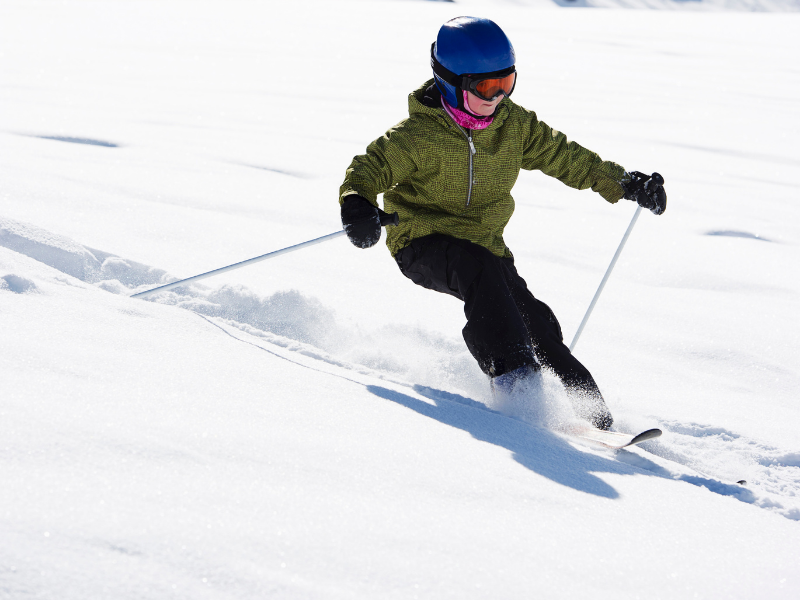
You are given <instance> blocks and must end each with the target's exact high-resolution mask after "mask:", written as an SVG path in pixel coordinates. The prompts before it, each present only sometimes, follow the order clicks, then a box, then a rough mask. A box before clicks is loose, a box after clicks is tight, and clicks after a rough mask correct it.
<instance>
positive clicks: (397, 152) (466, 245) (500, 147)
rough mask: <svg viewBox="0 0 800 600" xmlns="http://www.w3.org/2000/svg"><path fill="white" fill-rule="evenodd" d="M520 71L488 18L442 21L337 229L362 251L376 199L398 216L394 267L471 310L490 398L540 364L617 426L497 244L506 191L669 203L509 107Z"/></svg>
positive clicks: (358, 160)
mask: <svg viewBox="0 0 800 600" xmlns="http://www.w3.org/2000/svg"><path fill="white" fill-rule="evenodd" d="M515 63H516V58H515V54H514V48H513V47H512V45H511V42H510V41H509V39H508V37H507V36H506V34H505V33H504V32H503V30H502V29H501V28H500V27H499V26H498V25H497V24H495V23H494V22H492V21H490V20H488V19H480V18H474V17H458V18H455V19H452V20H450V21H448V22H447V23H445V24H444V25H442V27H441V29H440V30H439V33H438V36H437V38H436V41H435V42H434V43H433V45H432V46H431V66H432V67H433V78H432V79H430V80H428V81H426V82H425V83H424V84H423V85H422V86H421V87H420V88H419V89H417V90H416V91H414V92H412V93H411V94H410V95H409V97H408V107H409V110H408V112H409V116H408V118H407V119H405V120H403V121H401V122H400V123H398V124H397V125H395V126H394V127H392V128H391V129H389V131H387V132H386V133H385V134H384V135H383V136H382V137H380V138H378V139H377V140H375V141H374V142H372V143H371V144H370V145H369V146H368V147H367V151H366V153H365V154H362V155H360V156H356V157H355V158H354V159H353V162H352V163H351V164H350V166H349V168H348V169H347V172H346V176H345V179H344V183H343V184H342V186H341V188H340V194H339V202H340V204H341V216H342V224H343V225H344V228H345V231H346V233H347V236H348V238H349V239H350V241H351V242H352V243H353V244H354V245H355V246H356V247H358V248H370V247H372V246H374V245H375V244H376V243H377V242H378V240H379V239H380V235H381V222H380V216H379V211H378V203H377V197H378V194H381V193H382V194H383V195H384V196H383V201H384V208H385V210H386V211H387V212H397V213H398V214H399V218H400V221H399V224H398V225H396V226H390V227H388V228H387V240H386V244H387V245H388V247H389V251H390V252H391V253H392V256H393V257H394V259H395V260H396V261H397V265H398V266H399V267H400V271H401V272H402V273H403V275H405V276H406V277H407V278H408V279H410V280H411V281H413V282H414V283H415V284H417V285H420V286H422V287H425V288H428V289H430V290H434V291H437V292H441V293H443V294H449V295H451V296H455V297H456V298H458V299H460V300H462V301H463V302H464V313H465V315H466V318H467V324H466V326H465V327H464V329H463V332H462V333H463V336H464V341H465V342H466V344H467V348H468V349H469V351H470V352H471V353H472V355H473V356H474V357H475V360H477V361H478V364H479V365H480V368H481V369H482V370H483V372H484V373H486V374H487V375H488V376H489V377H490V378H491V387H492V391H493V393H494V394H495V395H497V394H508V395H511V394H513V393H514V389H515V388H517V386H519V384H520V383H521V382H526V381H527V382H530V380H531V379H532V377H533V376H534V375H535V374H536V373H537V371H539V370H540V369H541V368H542V367H546V368H549V369H551V370H552V371H553V372H554V373H555V374H556V375H557V376H558V377H559V378H560V379H561V381H562V383H563V384H564V387H565V388H566V390H567V393H568V395H569V397H570V400H571V402H572V404H573V408H574V409H575V412H576V413H577V414H578V416H580V417H581V418H583V419H586V420H588V421H590V422H591V423H592V424H593V425H594V426H595V427H597V428H599V429H605V430H607V429H609V428H610V427H611V424H612V422H613V419H612V416H611V413H610V412H609V410H608V408H607V406H606V403H605V401H604V400H603V396H602V394H601V393H600V390H599V388H598V387H597V384H596V383H595V380H594V378H593V377H592V375H591V374H590V373H589V371H588V370H587V369H586V367H584V366H583V365H582V364H581V363H580V362H579V361H578V360H577V359H576V358H575V357H574V356H573V355H572V353H571V352H570V350H569V348H568V347H567V346H566V345H565V344H564V340H563V336H562V334H561V327H560V325H559V323H558V320H557V319H556V316H555V315H554V314H553V311H552V310H550V308H549V307H548V306H547V305H546V304H545V303H544V302H542V301H541V300H538V299H537V298H535V297H534V296H533V294H532V293H531V292H530V291H529V290H528V286H527V285H526V283H525V281H524V280H523V279H522V277H520V276H519V274H518V273H517V270H516V268H515V267H514V258H513V255H512V254H511V250H509V248H508V247H507V246H506V244H505V242H504V241H503V230H504V229H505V226H506V224H507V223H508V221H509V219H510V218H511V215H512V213H513V212H514V199H513V198H512V197H511V188H513V187H514V182H515V181H516V180H517V176H518V174H519V170H520V169H526V170H529V171H532V170H536V169H538V170H540V171H542V172H544V173H545V174H547V175H549V176H551V177H555V178H556V179H558V180H559V181H561V182H562V183H565V184H566V185H568V186H570V187H573V188H576V189H579V190H583V189H586V188H592V190H593V191H595V192H597V193H598V194H600V195H601V196H602V197H603V198H605V200H607V201H608V202H610V203H612V204H613V203H616V202H617V201H618V200H619V199H620V198H625V199H628V200H634V201H636V202H637V203H638V204H640V205H641V206H643V207H644V208H647V209H649V210H651V211H652V212H653V213H655V214H657V215H659V214H662V213H663V212H664V210H665V209H666V204H667V196H666V193H665V192H664V188H663V186H662V185H660V183H662V182H663V179H662V180H660V181H656V179H657V178H656V177H653V179H652V180H651V179H650V177H648V176H646V175H643V174H641V173H638V172H632V173H629V172H626V170H625V169H624V168H623V167H621V166H620V165H618V164H616V163H614V162H610V161H604V160H602V159H601V158H600V157H599V156H598V155H597V154H595V153H594V152H592V151H590V150H587V149H586V148H583V147H582V146H580V145H578V144H577V143H575V142H571V141H568V140H567V136H566V135H564V134H563V133H561V132H559V131H557V130H555V129H553V128H551V127H549V126H548V125H546V124H545V123H543V122H542V121H540V120H539V119H538V118H537V117H536V113H534V112H533V111H530V110H527V109H525V108H523V107H521V106H519V105H517V104H515V103H514V102H513V101H512V100H511V98H510V97H511V94H512V93H513V91H514V86H515V84H516V81H517V71H516V66H515ZM659 179H660V176H659ZM648 180H649V183H647V185H645V183H646V182H648Z"/></svg>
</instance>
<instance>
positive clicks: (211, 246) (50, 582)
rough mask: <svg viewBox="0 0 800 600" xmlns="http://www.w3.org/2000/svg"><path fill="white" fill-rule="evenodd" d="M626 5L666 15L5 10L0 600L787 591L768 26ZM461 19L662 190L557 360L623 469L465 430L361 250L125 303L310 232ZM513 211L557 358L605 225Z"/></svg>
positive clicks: (340, 9) (592, 272) (791, 387)
mask: <svg viewBox="0 0 800 600" xmlns="http://www.w3.org/2000/svg"><path fill="white" fill-rule="evenodd" d="M609 1H610V0H609ZM591 2H592V0H586V3H587V5H588V4H589V3H591ZM564 4H567V2H566V1H565V2H564ZM595 4H596V5H598V6H599V5H600V4H599V0H598V2H595ZM678 5H680V6H678ZM605 6H610V4H608V3H607V4H605ZM625 6H627V7H634V8H669V9H671V8H675V7H678V8H681V9H683V10H619V9H610V10H592V9H584V8H570V9H562V8H559V7H558V6H556V5H554V4H552V3H549V4H546V3H544V2H522V1H520V2H500V1H498V2H488V0H487V1H479V0H473V1H472V2H464V3H460V2H459V3H456V4H452V3H444V2H413V1H396V2H394V1H388V0H387V1H377V0H376V1H369V2H368V1H360V2H359V1H342V2H327V1H323V0H308V1H305V2H296V3H288V2H283V3H279V2H245V1H242V2H235V3H230V2H228V3H225V2H221V1H219V0H208V1H203V2H188V1H186V0H184V1H180V0H168V1H164V2H159V3H152V2H126V1H115V2H103V3H101V2H91V1H88V0H86V1H84V0H81V1H78V0H67V1H65V2H59V3H54V2H21V1H18V0H7V1H6V2H4V3H3V5H2V7H0V82H2V83H0V181H2V186H0V329H1V330H2V332H3V335H2V337H1V338H0V373H2V379H0V480H1V481H2V482H3V485H2V486H0V597H1V598H6V597H7V598H14V599H16V598H29V597H30V598H58V599H60V600H61V599H71V598H75V599H78V598H80V599H86V598H115V599H125V598H142V597H145V598H191V599H198V598H254V597H255V598H260V597H274V598H293V599H294V598H376V597H377V598H395V597H396V598H409V597H412V598H414V597H416V598H437V599H438V598H459V599H461V598H486V597H497V598H517V597H530V596H534V595H536V596H541V597H553V598H568V597H577V596H586V595H589V594H591V595H592V597H596V598H614V599H617V598H637V597H651V598H677V597H697V598H751V597H756V596H757V597H769V598H796V597H797V596H798V594H800V576H798V573H800V569H798V566H800V544H798V543H797V540H798V526H799V525H798V521H800V496H799V494H798V492H799V491H800V436H798V434H797V423H799V422H800V408H799V407H798V403H797V401H796V390H797V389H798V386H799V385H800V368H799V367H798V363H797V356H798V350H799V349H800V347H799V346H800V344H798V341H799V336H798V326H797V318H796V313H797V307H798V305H797V298H798V293H800V282H798V278H797V275H796V272H797V267H796V265H797V263H798V262H799V261H800V251H798V247H799V246H798V240H799V239H800V235H799V234H800V229H798V228H799V225H798V224H799V223H800V214H798V211H799V210H800V209H798V207H797V203H796V197H797V193H798V188H800V185H798V183H797V182H798V180H800V161H798V160H797V158H796V156H797V151H796V147H797V142H796V140H797V139H798V136H799V135H800V118H798V114H800V113H799V112H798V101H797V98H798V92H800V73H798V71H797V69H796V64H795V63H796V57H797V56H798V50H799V49H800V42H798V38H797V35H796V31H798V26H799V25H800V20H798V19H799V18H800V17H799V16H798V15H797V14H794V13H793V12H792V11H794V10H796V6H797V5H796V3H792V2H789V1H786V2H778V0H774V1H773V2H771V3H767V0H763V1H762V2H760V3H756V0H754V1H753V2H752V3H748V2H746V1H745V0H742V2H739V3H733V2H727V3H723V2H716V3H714V2H708V1H707V0H703V2H696V3H675V2H671V3H668V2H667V0H665V1H664V2H663V3H659V4H657V3H656V1H655V0H649V1H648V2H645V1H644V0H642V2H637V3H634V2H633V0H631V2H628V3H627V4H626V5H625ZM725 8H733V9H735V10H732V11H731V10H722V9H725ZM545 9H546V10H545ZM706 9H708V10H706ZM745 9H751V10H767V9H768V10H770V11H781V12H772V13H770V12H766V13H759V14H754V13H753V12H746V10H745ZM469 12H472V13H473V14H481V15H485V16H488V17H490V18H493V19H495V20H496V21H497V22H498V23H499V24H500V25H501V26H502V27H504V29H506V31H507V32H508V33H509V36H510V37H511V39H512V40H513V42H514V45H515V48H516V50H517V54H518V57H519V65H518V66H519V70H520V81H519V85H518V86H517V89H516V90H515V96H514V98H515V100H516V101H517V102H519V103H521V104H522V105H524V106H526V107H528V108H531V109H534V110H536V111H537V113H538V114H539V116H540V117H541V118H542V119H543V120H544V121H546V122H547V123H548V124H550V125H552V126H554V127H556V128H558V129H559V130H563V131H565V132H567V133H568V134H569V136H570V137H571V138H573V139H576V140H577V141H579V142H580V143H582V144H584V145H586V146H587V147H589V148H591V149H593V150H596V151H598V152H599V153H600V154H601V156H603V157H604V158H609V159H613V160H616V161H618V162H620V163H621V164H623V165H625V166H626V167H627V168H630V169H637V170H642V171H646V172H652V171H655V170H658V171H659V172H660V173H662V174H663V175H664V177H665V179H666V187H667V191H668V194H669V205H668V211H667V212H666V214H664V215H663V216H660V217H655V216H653V215H651V214H649V213H645V214H643V215H642V216H641V218H640V219H639V221H638V223H637V224H636V226H635V228H634V230H633V232H632V234H631V237H630V239H629V241H628V243H627V245H626V247H625V250H624V252H623V254H622V256H621V258H620V261H619V263H618V264H617V266H616V268H615V271H614V273H613V274H612V276H611V279H610V280H609V283H608V285H607V286H606V289H605V291H604V292H603V295H602V296H601V298H600V301H599V303H598V305H597V307H596V309H595V311H594V313H593V315H592V317H591V319H590V321H589V323H588V325H587V327H586V329H585V331H584V332H583V334H582V336H581V339H580V341H579V343H578V345H577V348H576V355H577V356H578V357H579V358H580V359H581V360H582V361H583V362H584V363H585V364H586V365H587V366H588V367H589V368H590V370H591V371H592V373H593V374H594V376H595V377H596V379H597V380H598V383H599V385H600V387H601V389H602V390H603V391H604V394H605V395H606V399H607V401H608V403H609V406H610V408H611V410H612V412H613V414H614V416H615V418H616V424H617V427H618V428H619V430H620V431H628V432H634V431H638V430H642V429H645V428H649V427H654V426H655V427H660V428H662V429H663V430H664V435H663V436H662V437H661V438H659V439H658V440H653V441H650V442H646V443H645V444H643V445H642V446H640V447H637V448H633V449H630V450H623V451H619V452H616V453H615V452H610V451H604V450H600V449H596V448H591V447H587V446H584V445H580V444H578V443H576V442H574V441H572V440H570V439H567V438H565V437H563V436H561V435H559V434H557V433H554V432H551V431H548V430H546V429H544V428H542V427H541V426H539V424H538V421H537V418H539V417H536V416H535V415H536V410H537V406H534V405H524V404H522V405H517V406H513V405H493V404H492V402H491V399H490V394H489V390H488V384H487V381H486V379H485V378H484V377H483V375H482V374H481V373H480V371H479V369H478V368H477V367H476V366H475V364H474V361H473V360H472V358H471V356H470V355H469V353H468V352H467V350H466V348H465V347H464V343H463V341H462V340H461V337H460V330H461V327H462V326H463V313H462V311H461V308H460V306H459V305H458V303H457V302H456V301H455V300H453V299H452V298H449V297H447V296H443V295H437V294H433V293H431V292H427V291H425V290H422V289H420V288H417V287H415V286H413V285H412V284H411V283H410V282H408V281H407V280H405V279H404V278H403V277H402V275H401V274H400V273H399V271H398V270H397V267H396V266H395V265H394V264H393V261H392V259H391V257H390V256H389V255H388V252H386V250H385V249H384V248H377V249H372V250H369V251H360V250H356V249H354V248H353V247H352V246H350V245H349V244H348V243H347V241H346V240H344V239H341V238H340V239H336V240H333V241H330V242H327V243H325V244H322V245H318V246H314V247H312V248H308V249H306V250H302V251H300V252H297V253H293V254H290V255H286V256H283V257H280V258H277V259H275V260H271V261H268V262H264V263H259V264H257V265H254V266H251V267H248V268H245V269H241V270H238V271H233V272H230V273H226V274H224V275H220V276H218V277H215V278H212V279H209V280H206V281H204V282H202V283H201V284H197V285H193V286H190V287H182V288H177V289H176V290H173V291H170V292H166V293H163V294H161V295H158V296H155V297H154V298H153V300H152V301H150V300H146V301H145V300H137V299H131V298H129V297H128V296H129V295H130V294H132V293H135V292H137V291H143V290H145V289H150V288H151V287H154V286H157V285H161V284H163V283H167V282H171V281H175V280H177V279H179V278H183V277H188V276H191V275H195V274H197V273H201V272H205V271H208V270H211V269H214V268H217V267H221V266H224V265H227V264H230V263H233V262H238V261H240V260H244V259H247V258H251V257H254V256H257V255H260V254H264V253H265V252H269V251H271V250H276V249H279V248H282V247H285V246H289V245H292V244H295V243H298V242H302V241H305V240H308V239H312V238H316V237H319V236H321V235H325V234H327V233H331V232H334V231H336V230H337V229H339V228H340V223H339V217H338V208H337V205H336V195H337V190H338V186H339V183H340V181H341V177H342V175H343V173H344V169H345V168H346V166H347V165H348V164H349V161H350V159H351V158H352V156H353V155H354V154H356V153H359V152H361V151H363V148H364V147H365V146H366V144H367V143H368V142H369V141H371V140H372V139H373V138H375V137H376V136H378V135H379V134H381V133H382V132H383V131H384V130H385V129H386V128H387V127H389V126H390V125H392V124H393V123H395V122H397V121H399V120H400V119H401V118H403V116H404V114H405V111H406V96H407V93H408V92H409V91H410V90H412V89H414V88H415V87H416V86H418V85H419V84H420V83H421V82H422V81H423V80H424V79H425V78H427V77H428V67H427V62H428V56H427V55H428V52H429V48H430V42H431V40H432V39H433V37H434V36H435V33H436V31H437V29H438V27H439V25H440V24H441V23H442V22H444V21H445V20H447V19H448V18H451V17H453V16H457V15H458V14H464V13H469ZM287 65H288V67H287ZM514 196H515V199H516V201H517V211H516V214H515V217H514V219H513V220H512V222H511V224H510V225H509V227H508V229H507V235H506V239H507V242H508V243H509V245H510V247H511V248H512V250H513V251H514V254H515V257H516V261H517V267H518V269H519V271H520V273H521V274H522V276H523V277H525V279H526V280H527V281H528V284H529V286H530V287H531V289H532V290H533V292H534V293H535V294H536V295H537V297H540V298H542V299H543V300H545V301H546V302H547V303H548V304H549V305H550V306H551V307H552V308H553V309H554V311H555V313H556V315H558V317H559V320H560V322H561V325H562V328H563V330H564V333H565V337H566V338H567V340H568V341H569V340H570V339H571V338H572V335H573V334H574V331H575V330H576V328H577V326H578V324H579V322H580V320H581V318H582V316H583V313H584V311H585V310H586V308H587V306H588V303H589V301H590V300H591V297H592V295H593V293H594V291H595V289H596V286H597V285H598V284H599V282H600V279H601V277H602V275H603V272H604V270H605V268H606V266H607V265H608V262H609V261H610V259H611V257H612V255H613V253H614V250H615V249H616V246H617V244H618V242H619V240H620V238H621V236H622V234H623V233H624V231H625V229H626V227H627V225H628V222H629V221H630V219H631V217H632V215H633V211H634V207H633V205H631V204H630V203H627V202H620V203H619V204H617V205H615V206H610V205H608V204H607V203H605V202H603V201H602V200H601V199H600V198H599V197H597V196H596V195H595V194H592V193H590V192H577V191H574V190H570V189H568V188H565V187H564V186H562V185H561V184H560V183H558V182H557V181H554V180H550V179H548V178H547V177H545V176H543V175H541V174H537V173H525V172H523V173H522V174H521V175H520V178H519V181H518V183H517V186H516V187H515V190H514ZM541 387H542V391H541V397H540V399H543V400H546V401H548V402H554V403H557V402H558V401H559V398H560V394H561V391H560V388H559V386H558V384H557V382H555V381H554V380H553V378H552V377H551V376H548V375H547V374H545V376H544V377H543V379H542V386H541ZM539 419H540V418H539ZM739 480H746V481H747V483H746V485H741V484H738V483H737V481H739Z"/></svg>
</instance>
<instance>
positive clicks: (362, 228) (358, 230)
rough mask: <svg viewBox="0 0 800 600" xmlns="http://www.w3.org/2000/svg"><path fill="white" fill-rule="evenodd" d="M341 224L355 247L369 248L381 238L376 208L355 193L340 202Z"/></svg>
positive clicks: (378, 215) (379, 219)
mask: <svg viewBox="0 0 800 600" xmlns="http://www.w3.org/2000/svg"><path fill="white" fill-rule="evenodd" d="M342 225H343V226H344V230H345V232H346V233H347V237H348V238H349V239H350V241H351V242H352V244H353V245H354V246H356V247H357V248H371V247H372V246H374V245H375V244H377V243H378V240H379V239H381V218H380V214H379V213H378V208H377V207H376V206H375V205H374V204H372V203H371V202H370V201H369V200H367V199H366V198H362V197H361V196H358V195H356V194H352V195H350V196H347V197H346V198H345V199H344V203H343V204H342Z"/></svg>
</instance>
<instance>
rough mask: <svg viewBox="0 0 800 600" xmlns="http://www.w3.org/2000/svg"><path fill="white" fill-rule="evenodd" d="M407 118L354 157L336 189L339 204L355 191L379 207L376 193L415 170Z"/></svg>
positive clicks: (388, 187)
mask: <svg viewBox="0 0 800 600" xmlns="http://www.w3.org/2000/svg"><path fill="white" fill-rule="evenodd" d="M409 121H410V119H406V120H405V121H401V122H400V123H398V124H397V125H395V126H394V127H392V128H391V129H389V131H387V132H386V133H385V134H384V135H383V136H381V137H379V138H378V139H377V140H375V141H374V142H372V143H371V144H370V145H369V146H367V151H366V153H365V154H361V155H359V156H356V157H355V158H353V162H351V163H350V166H349V167H348V168H347V172H346V173H345V177H344V183H342V185H341V187H340V188H339V204H342V203H343V202H344V198H345V197H346V196H349V195H351V194H358V195H359V196H362V197H364V198H366V199H367V200H369V201H370V202H371V203H372V204H374V205H375V206H378V194H382V193H383V192H385V191H386V190H389V189H391V188H392V187H393V186H394V185H395V184H397V183H400V182H401V181H404V180H405V179H407V178H408V177H409V176H410V175H411V174H412V173H413V172H414V171H416V169H417V167H416V162H415V146H414V144H413V139H412V136H411V135H409V132H408V130H409V128H410V125H411V124H410V123H409Z"/></svg>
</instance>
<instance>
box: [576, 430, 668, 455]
mask: <svg viewBox="0 0 800 600" xmlns="http://www.w3.org/2000/svg"><path fill="white" fill-rule="evenodd" d="M567 435H569V436H570V437H573V438H576V439H578V440H582V441H585V442H590V443H592V444H595V445H598V446H602V447H603V448H610V449H611V450H621V449H622V448H627V447H628V446H634V445H636V444H641V443H642V442H646V441H647V440H652V439H654V438H657V437H659V436H660V435H661V430H660V429H648V430H646V431H642V432H641V433H639V434H636V435H631V434H629V433H618V432H616V431H602V430H600V429H594V428H593V427H579V428H573V429H571V430H569V431H567Z"/></svg>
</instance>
